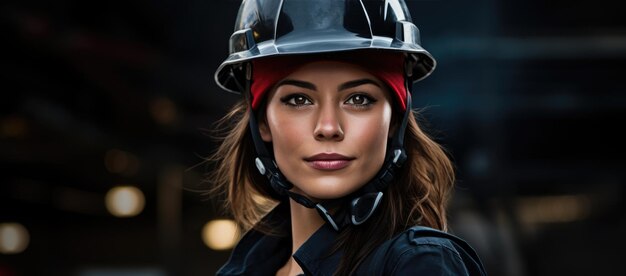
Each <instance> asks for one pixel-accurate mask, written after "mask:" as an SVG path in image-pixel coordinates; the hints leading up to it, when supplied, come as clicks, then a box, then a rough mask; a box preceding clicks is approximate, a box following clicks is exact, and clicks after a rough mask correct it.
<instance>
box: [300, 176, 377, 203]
mask: <svg viewBox="0 0 626 276" xmlns="http://www.w3.org/2000/svg"><path fill="white" fill-rule="evenodd" d="M365 182H366V181H355V180H346V179H342V178H336V177H323V178H318V179H315V180H312V181H311V180H309V181H305V182H304V183H302V184H303V185H296V187H298V186H299V187H298V188H299V190H300V191H302V193H304V194H305V195H307V196H309V197H311V198H315V199H322V200H324V199H335V198H340V197H343V196H346V195H349V194H350V193H352V192H354V191H356V190H358V189H359V188H360V187H362V186H363V185H365Z"/></svg>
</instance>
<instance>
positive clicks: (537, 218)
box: [517, 195, 591, 225]
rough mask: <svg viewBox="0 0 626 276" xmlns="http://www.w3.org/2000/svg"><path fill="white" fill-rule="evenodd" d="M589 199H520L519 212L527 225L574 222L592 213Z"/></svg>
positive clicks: (522, 220)
mask: <svg viewBox="0 0 626 276" xmlns="http://www.w3.org/2000/svg"><path fill="white" fill-rule="evenodd" d="M590 209H591V206H590V203H589V198H588V197H586V196H583V195H561V196H540V197H529V198H523V199H519V200H518V201H517V212H518V215H519V218H520V221H521V222H522V223H524V224H526V225H532V224H538V223H562V222H572V221H577V220H581V219H584V218H586V217H587V216H589V213H590Z"/></svg>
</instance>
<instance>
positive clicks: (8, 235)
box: [0, 223, 30, 254]
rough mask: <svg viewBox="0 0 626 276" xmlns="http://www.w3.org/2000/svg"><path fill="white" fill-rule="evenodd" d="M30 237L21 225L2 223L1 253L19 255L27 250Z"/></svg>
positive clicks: (0, 230) (0, 226) (0, 236)
mask: <svg viewBox="0 0 626 276" xmlns="http://www.w3.org/2000/svg"><path fill="white" fill-rule="evenodd" d="M29 240H30V237H29V235H28V230H26V227H24V226H23V225H22V224H19V223H0V253H3V254H17V253H21V252H22V251H24V250H26V247H28V243H29Z"/></svg>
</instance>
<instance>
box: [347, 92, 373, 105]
mask: <svg viewBox="0 0 626 276" xmlns="http://www.w3.org/2000/svg"><path fill="white" fill-rule="evenodd" d="M375 101H376V100H374V99H373V98H372V97H370V96H366V95H363V94H356V95H352V96H350V98H348V100H347V101H346V102H345V103H346V104H350V105H356V106H367V105H371V104H372V103H374V102H375Z"/></svg>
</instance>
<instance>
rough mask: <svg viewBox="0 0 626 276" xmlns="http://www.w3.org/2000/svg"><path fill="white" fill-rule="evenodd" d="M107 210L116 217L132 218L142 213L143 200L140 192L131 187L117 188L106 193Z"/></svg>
mask: <svg viewBox="0 0 626 276" xmlns="http://www.w3.org/2000/svg"><path fill="white" fill-rule="evenodd" d="M105 203H106V207H107V210H109V212H110V213H111V214H113V215H114V216H116V217H133V216H136V215H138V214H139V213H141V211H143V207H144V205H145V198H144V195H143V193H142V192H141V190H139V189H137V188H135V187H132V186H119V187H115V188H113V189H111V190H109V192H107V195H106V198H105Z"/></svg>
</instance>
